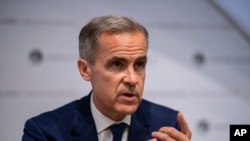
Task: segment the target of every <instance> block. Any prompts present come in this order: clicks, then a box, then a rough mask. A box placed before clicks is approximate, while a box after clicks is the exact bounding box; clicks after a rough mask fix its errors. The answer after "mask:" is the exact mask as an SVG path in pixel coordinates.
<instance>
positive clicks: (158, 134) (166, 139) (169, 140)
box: [152, 131, 176, 141]
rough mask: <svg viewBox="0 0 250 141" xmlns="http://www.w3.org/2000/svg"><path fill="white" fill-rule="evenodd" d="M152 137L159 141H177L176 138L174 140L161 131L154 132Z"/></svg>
mask: <svg viewBox="0 0 250 141" xmlns="http://www.w3.org/2000/svg"><path fill="white" fill-rule="evenodd" d="M152 137H154V138H157V139H158V140H161V141H176V140H175V139H174V138H172V137H171V136H169V135H168V134H166V133H163V132H160V131H155V132H152Z"/></svg>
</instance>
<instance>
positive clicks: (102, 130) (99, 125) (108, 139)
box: [90, 93, 131, 141]
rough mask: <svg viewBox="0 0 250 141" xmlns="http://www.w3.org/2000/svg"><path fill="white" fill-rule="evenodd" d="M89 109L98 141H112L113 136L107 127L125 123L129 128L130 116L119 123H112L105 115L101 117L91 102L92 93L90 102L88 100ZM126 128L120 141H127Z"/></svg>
mask: <svg viewBox="0 0 250 141" xmlns="http://www.w3.org/2000/svg"><path fill="white" fill-rule="evenodd" d="M90 108H91V112H92V115H93V118H94V121H95V125H96V129H97V134H98V140H99V141H112V140H113V135H112V133H111V131H110V130H109V129H108V127H109V126H111V125H113V124H114V123H121V122H123V123H126V124H127V125H128V127H129V126H130V121H131V115H127V116H126V117H124V118H123V119H122V120H121V121H118V122H117V121H114V120H112V119H110V118H108V117H106V116H105V115H103V114H102V113H101V112H100V111H99V110H98V109H97V108H96V106H95V104H94V101H93V93H92V94H91V100H90ZM128 127H126V128H125V130H124V132H123V135H122V140H121V141H127V140H128V129H129V128H128Z"/></svg>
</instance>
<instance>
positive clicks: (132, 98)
mask: <svg viewBox="0 0 250 141" xmlns="http://www.w3.org/2000/svg"><path fill="white" fill-rule="evenodd" d="M120 96H121V99H122V101H123V102H125V103H128V104H132V103H137V102H138V99H139V98H138V95H137V94H135V93H123V94H121V95H120Z"/></svg>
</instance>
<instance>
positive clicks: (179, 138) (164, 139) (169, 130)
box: [150, 113, 192, 141]
mask: <svg viewBox="0 0 250 141" xmlns="http://www.w3.org/2000/svg"><path fill="white" fill-rule="evenodd" d="M177 120H178V123H179V125H180V128H181V131H178V130H177V129H175V128H174V127H162V128H160V130H159V131H155V132H152V137H153V139H151V140H150V141H157V139H159V140H161V141H190V140H191V136H192V132H191V130H190V129H189V127H188V124H187V122H186V120H185V119H184V117H183V115H182V113H178V115H177Z"/></svg>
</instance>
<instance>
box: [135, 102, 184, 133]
mask: <svg viewBox="0 0 250 141" xmlns="http://www.w3.org/2000/svg"><path fill="white" fill-rule="evenodd" d="M177 114H178V111H177V110H175V109H173V108H170V107H167V106H163V105H159V104H156V103H153V102H150V101H148V100H145V99H143V100H142V102H141V104H140V106H139V107H138V110H137V111H136V116H137V117H139V119H140V120H144V121H145V122H147V123H149V124H150V125H151V126H155V127H157V128H158V127H162V126H172V127H175V128H179V127H178V122H177Z"/></svg>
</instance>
